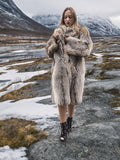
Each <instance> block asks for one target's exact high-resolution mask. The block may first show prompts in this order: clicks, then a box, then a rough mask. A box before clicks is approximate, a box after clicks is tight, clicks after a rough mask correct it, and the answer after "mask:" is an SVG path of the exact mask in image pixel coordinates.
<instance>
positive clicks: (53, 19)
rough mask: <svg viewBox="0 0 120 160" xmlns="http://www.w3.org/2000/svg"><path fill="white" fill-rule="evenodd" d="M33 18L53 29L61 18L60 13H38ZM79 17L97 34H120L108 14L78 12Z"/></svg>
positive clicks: (79, 20) (80, 21)
mask: <svg viewBox="0 0 120 160" xmlns="http://www.w3.org/2000/svg"><path fill="white" fill-rule="evenodd" d="M32 18H33V19H34V20H35V21H37V22H38V23H41V24H42V25H44V26H46V27H48V28H51V29H55V28H56V27H57V26H58V24H59V23H60V20H61V16H60V15H59V14H57V15H54V14H48V15H36V16H33V17H32ZM77 19H78V22H79V24H81V25H83V26H86V27H87V28H88V29H89V31H90V32H91V33H92V34H94V35H95V36H104V35H120V28H119V27H118V26H117V25H115V23H113V21H111V18H110V17H108V16H102V15H101V16H94V15H88V14H87V13H86V14H85V13H78V14H77Z"/></svg>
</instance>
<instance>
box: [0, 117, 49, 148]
mask: <svg viewBox="0 0 120 160" xmlns="http://www.w3.org/2000/svg"><path fill="white" fill-rule="evenodd" d="M35 125H36V123H35V122H33V121H27V120H24V119H17V118H11V119H6V120H0V147H3V146H5V145H9V146H10V147H11V148H18V147H22V146H24V147H28V146H29V145H31V144H32V143H34V142H36V141H39V140H40V139H42V138H45V137H46V136H47V135H46V133H45V132H44V131H39V130H37V129H36V128H35Z"/></svg>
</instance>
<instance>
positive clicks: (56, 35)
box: [53, 29, 61, 39]
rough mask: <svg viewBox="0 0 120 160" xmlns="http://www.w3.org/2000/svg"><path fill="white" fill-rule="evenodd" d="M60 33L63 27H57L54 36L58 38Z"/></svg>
mask: <svg viewBox="0 0 120 160" xmlns="http://www.w3.org/2000/svg"><path fill="white" fill-rule="evenodd" d="M60 33H61V29H56V30H55V31H54V33H53V37H54V38H55V39H58V37H59V35H60Z"/></svg>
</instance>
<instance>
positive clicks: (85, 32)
mask: <svg viewBox="0 0 120 160" xmlns="http://www.w3.org/2000/svg"><path fill="white" fill-rule="evenodd" d="M67 10H70V11H71V13H72V16H73V18H74V22H73V26H74V27H75V30H76V32H77V34H79V29H80V30H81V31H82V32H83V33H84V35H85V37H86V36H87V35H88V34H89V32H88V29H87V28H86V27H84V26H81V25H80V24H78V22H77V16H76V13H75V10H74V9H73V8H72V7H67V8H65V10H64V11H63V14H62V18H61V22H60V24H59V26H60V25H65V22H64V15H65V12H66V11H67Z"/></svg>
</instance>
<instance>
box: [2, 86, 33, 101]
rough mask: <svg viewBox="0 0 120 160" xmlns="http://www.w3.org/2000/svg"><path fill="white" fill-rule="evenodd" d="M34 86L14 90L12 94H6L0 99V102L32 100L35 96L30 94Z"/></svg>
mask: <svg viewBox="0 0 120 160" xmlns="http://www.w3.org/2000/svg"><path fill="white" fill-rule="evenodd" d="M33 85H35V84H28V85H26V86H24V87H22V88H20V89H18V90H14V91H12V92H9V93H6V94H5V95H3V96H1V97H0V102H2V101H6V100H13V101H12V102H15V101H18V100H20V99H24V98H32V97H35V96H36V94H33V93H32V86H33Z"/></svg>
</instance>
